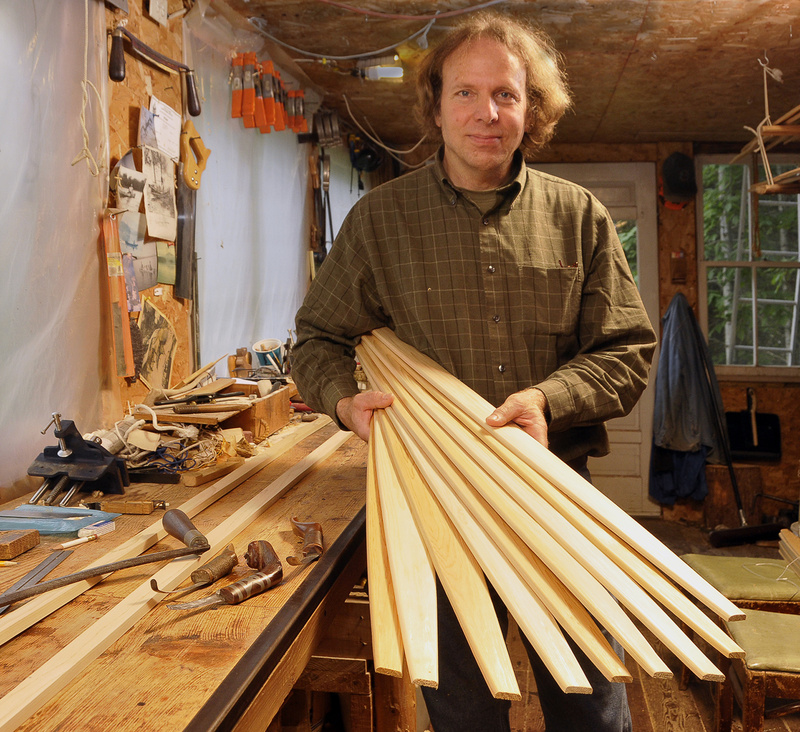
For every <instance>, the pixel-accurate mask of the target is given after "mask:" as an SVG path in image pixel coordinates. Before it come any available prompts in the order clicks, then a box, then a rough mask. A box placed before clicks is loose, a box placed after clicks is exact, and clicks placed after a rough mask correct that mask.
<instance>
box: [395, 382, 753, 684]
mask: <svg viewBox="0 0 800 732" xmlns="http://www.w3.org/2000/svg"><path fill="white" fill-rule="evenodd" d="M400 368H402V367H400ZM403 373H405V375H406V376H410V374H408V372H407V371H405V370H403ZM404 383H405V386H407V387H408V388H409V389H410V391H412V392H414V394H415V398H416V399H417V400H418V401H419V400H420V399H423V398H424V397H425V394H426V392H425V391H424V389H422V388H421V387H420V386H419V385H418V384H416V382H412V380H411V379H410V378H409V379H406V381H405V382H404ZM451 406H453V408H452V411H453V413H454V416H455V420H461V422H460V423H459V426H463V425H467V426H469V427H470V428H472V429H474V423H472V424H470V422H472V420H470V419H469V417H468V416H467V415H465V414H464V412H463V411H461V410H460V409H458V408H457V407H455V406H454V405H451ZM455 420H453V421H448V419H447V417H442V416H441V414H440V422H441V424H442V425H443V426H444V427H445V428H448V427H450V428H451V431H450V434H451V435H453V431H452V425H453V424H454V423H455ZM453 436H454V437H456V439H458V437H459V436H460V435H459V433H458V432H457V431H456V434H455V435H453ZM462 439H463V437H462ZM492 449H493V451H494V452H495V453H496V454H497V456H498V457H499V458H500V459H501V460H502V461H504V462H505V463H506V464H508V465H514V469H515V471H516V472H517V473H518V474H519V475H520V477H521V478H522V479H523V481H524V482H525V483H526V484H527V485H529V486H533V487H535V488H536V490H537V492H538V493H539V495H541V496H542V497H544V498H545V499H546V500H547V501H548V502H549V503H550V504H551V505H552V506H553V507H554V508H556V509H557V510H558V511H559V512H560V513H561V514H562V515H563V516H565V517H566V518H567V519H568V520H569V522H570V524H571V525H572V526H575V527H577V528H578V529H579V530H580V533H581V535H583V536H585V537H587V538H588V539H589V540H590V541H592V543H593V545H594V546H596V547H597V548H598V549H600V550H602V551H603V552H604V553H605V554H606V556H608V557H609V558H610V559H611V560H613V561H614V562H615V564H617V565H618V566H620V567H622V568H624V570H625V571H626V572H627V573H628V574H629V575H631V576H632V577H633V578H634V579H636V581H637V582H639V584H640V585H641V586H642V587H644V588H645V589H646V590H647V591H648V592H650V594H651V595H653V596H654V597H655V598H656V599H657V600H658V601H659V602H661V603H662V604H663V605H664V606H665V607H667V608H668V609H669V610H671V611H672V612H673V613H675V615H676V616H677V617H678V618H680V619H681V620H682V621H683V622H685V623H686V624H687V625H688V626H689V627H690V628H691V629H692V630H693V631H695V632H696V633H697V634H698V635H700V637H702V638H703V639H705V640H706V641H708V642H709V643H710V644H711V645H712V646H713V647H714V648H716V649H717V650H718V651H720V652H721V653H723V654H724V655H726V656H728V657H730V658H742V657H743V656H744V651H743V650H742V649H741V648H740V647H739V646H738V645H737V644H736V643H735V642H734V641H733V639H732V638H731V637H730V636H729V635H728V634H727V633H725V631H723V630H722V628H720V627H719V626H718V625H717V624H716V623H714V622H713V621H712V620H711V619H710V618H709V617H708V616H707V615H706V614H705V613H703V612H702V611H701V610H700V608H698V607H697V605H695V604H694V603H693V602H692V601H691V600H689V599H688V598H687V597H686V596H685V595H684V594H683V593H682V591H681V590H680V589H678V588H677V587H675V586H674V585H673V584H672V583H670V582H669V580H667V579H666V578H665V577H664V576H663V575H662V574H660V573H659V572H658V570H657V569H656V568H655V567H653V566H652V564H650V563H649V562H647V561H646V560H645V559H643V558H642V557H641V556H640V555H639V554H638V553H636V552H635V551H634V550H633V549H631V548H630V547H629V546H628V545H627V544H625V543H624V542H623V541H621V540H620V539H619V537H617V536H616V535H615V534H612V533H611V532H609V531H607V529H606V528H605V527H604V526H603V525H602V524H601V523H600V522H598V521H597V520H596V519H594V518H593V517H592V516H590V515H589V514H588V513H587V512H586V511H584V510H583V509H582V508H581V507H580V506H578V505H577V504H576V503H575V502H574V501H572V500H571V499H570V498H568V497H567V496H565V495H564V494H563V493H561V492H560V491H558V490H554V489H553V487H552V486H551V485H549V484H548V483H547V482H546V481H545V480H544V478H542V476H541V475H539V474H538V473H537V472H536V471H535V470H533V469H532V468H531V467H530V466H529V465H527V464H525V463H521V462H520V461H518V460H515V456H514V454H513V453H512V452H511V451H510V450H508V448H506V447H505V446H504V445H501V444H499V443H498V444H494V445H493V446H492ZM692 670H693V671H694V670H695V669H692ZM707 671H711V668H707ZM718 674H719V672H718V671H717V670H716V669H714V671H713V678H705V677H701V678H704V679H705V680H714V679H715V678H716V676H717V675H718Z"/></svg>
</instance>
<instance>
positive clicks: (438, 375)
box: [362, 328, 744, 620]
mask: <svg viewBox="0 0 800 732" xmlns="http://www.w3.org/2000/svg"><path fill="white" fill-rule="evenodd" d="M371 339H374V340H376V341H378V342H379V343H380V346H378V348H380V347H384V348H386V349H389V350H390V351H391V352H392V353H394V354H395V355H396V356H397V357H398V358H400V359H401V360H402V361H404V362H405V363H406V364H407V365H408V366H409V370H410V371H411V372H412V373H413V374H414V375H415V377H417V378H418V379H419V381H420V383H422V384H423V385H425V384H429V385H430V387H431V388H432V389H433V388H435V390H436V392H437V393H440V394H441V395H442V396H444V397H446V398H447V401H448V402H451V403H455V404H457V405H458V406H459V407H460V408H462V409H463V410H464V411H465V412H466V413H467V414H468V415H469V416H470V417H471V418H472V419H473V420H474V421H475V422H476V424H477V425H478V426H479V428H480V429H479V430H478V431H477V432H476V434H478V435H479V436H480V438H481V439H482V440H484V441H485V442H487V443H489V444H490V445H491V444H494V443H495V441H499V442H501V443H502V444H504V445H505V446H506V447H508V448H509V449H511V451H512V452H513V453H514V454H515V455H516V456H517V458H518V459H520V460H522V461H523V462H525V463H527V464H528V465H530V466H531V467H532V468H533V469H534V470H536V471H537V472H538V473H540V474H541V475H542V476H543V477H544V478H546V479H547V481H548V482H550V483H552V484H553V485H555V486H556V487H557V488H559V489H560V490H562V491H563V492H564V493H566V494H567V495H568V496H569V497H570V498H572V500H574V501H575V502H576V503H577V504H578V505H580V506H581V507H582V508H584V509H585V510H586V511H587V512H589V513H590V514H591V515H592V516H594V517H595V518H596V519H598V520H599V521H600V522H601V523H602V524H603V525H605V526H606V527H607V528H608V529H609V530H611V531H613V532H614V533H615V534H617V535H618V536H619V537H620V538H621V539H623V540H624V541H626V542H627V543H628V544H630V545H631V546H633V547H634V548H635V549H636V550H637V551H639V552H640V553H641V554H642V555H644V556H645V557H647V558H648V559H649V560H650V561H651V562H652V563H653V564H654V565H656V566H657V567H658V568H659V569H660V570H661V571H662V572H664V573H665V574H666V575H667V576H669V577H671V578H672V579H673V580H674V581H675V582H677V583H678V584H679V585H680V586H681V587H683V588H684V589H686V590H687V591H688V592H690V593H691V594H693V595H694V596H695V597H697V599H699V600H700V601H701V602H703V603H704V604H705V605H706V606H707V607H709V608H710V609H711V610H713V611H714V612H715V613H716V614H717V615H719V616H720V617H721V618H723V619H725V620H739V619H742V618H743V617H744V614H743V613H742V611H741V610H740V609H739V608H737V607H736V606H735V605H734V604H733V603H732V602H731V601H730V600H728V599H727V598H726V597H724V596H723V595H722V594H721V593H720V592H719V591H718V590H717V589H716V588H714V587H713V586H712V585H711V584H709V583H708V582H707V581H706V580H705V579H703V578H702V577H701V576H700V575H699V574H697V572H695V571H694V570H693V569H692V568H691V567H689V566H688V565H687V564H686V563H685V562H683V561H682V560H681V559H680V557H678V556H676V555H675V554H674V553H673V552H672V551H671V550H670V549H669V548H668V547H666V546H665V545H664V544H663V543H662V542H661V541H659V540H658V539H657V538H656V537H655V536H653V535H652V534H651V533H650V532H649V531H647V530H646V529H645V528H644V527H643V526H641V525H640V524H639V523H637V522H636V520H635V519H633V518H632V517H631V516H629V515H628V514H627V513H625V511H623V510H622V509H621V508H619V506H617V505H616V504H615V503H614V502H613V501H611V500H610V499H609V498H608V497H607V496H605V495H603V494H602V493H601V492H600V491H598V490H597V489H596V488H594V486H592V485H591V484H590V483H589V482H588V481H586V480H585V479H584V478H582V477H581V476H579V475H578V474H577V473H576V472H575V471H574V470H572V469H571V468H570V467H569V466H568V465H566V463H564V462H563V461H561V460H560V459H559V458H558V457H556V456H555V455H553V454H552V453H551V452H550V451H549V450H547V448H546V447H544V446H543V445H541V444H540V443H539V442H537V441H536V440H535V439H534V438H533V437H531V436H530V435H528V434H527V433H526V432H524V431H523V430H522V429H520V428H519V427H517V426H516V425H505V426H503V427H496V428H489V427H488V426H487V425H486V417H487V416H488V415H489V414H491V413H492V411H494V408H493V407H492V405H491V404H490V403H489V402H487V401H486V400H485V399H483V398H482V397H481V396H480V395H478V394H477V393H475V392H474V391H472V390H471V389H469V388H468V387H466V386H465V385H464V384H463V383H462V382H460V381H459V380H458V379H457V378H456V377H455V376H453V375H452V374H450V373H449V372H447V371H446V370H445V369H443V368H442V367H441V366H439V365H438V364H437V363H436V362H435V361H433V360H432V359H430V358H428V357H427V356H425V355H424V354H422V353H420V352H419V351H417V350H415V349H414V348H412V347H411V346H409V345H408V344H406V343H404V342H403V341H401V340H400V339H399V338H397V336H396V335H395V334H394V333H393V332H392V331H391V330H389V329H388V328H379V329H378V330H375V331H373V334H372V335H371V336H364V337H363V339H362V340H367V341H369V340H371Z"/></svg>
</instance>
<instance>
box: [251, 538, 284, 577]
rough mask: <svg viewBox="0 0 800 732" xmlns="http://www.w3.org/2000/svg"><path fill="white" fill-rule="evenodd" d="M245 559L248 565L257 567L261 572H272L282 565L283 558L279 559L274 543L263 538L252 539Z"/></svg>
mask: <svg viewBox="0 0 800 732" xmlns="http://www.w3.org/2000/svg"><path fill="white" fill-rule="evenodd" d="M244 560H245V562H247V566H248V567H252V568H253V569H257V570H258V571H259V572H265V571H266V572H270V571H272V570H274V569H275V568H276V567H280V566H281V560H280V559H278V555H277V554H276V553H275V550H274V549H273V548H272V544H270V543H269V542H268V541H264V540H263V539H259V540H258V541H251V542H250V543H249V544H248V545H247V551H246V552H245V555H244Z"/></svg>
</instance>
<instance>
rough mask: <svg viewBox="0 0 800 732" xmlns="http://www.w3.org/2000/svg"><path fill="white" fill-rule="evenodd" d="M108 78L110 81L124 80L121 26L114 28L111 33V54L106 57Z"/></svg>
mask: <svg viewBox="0 0 800 732" xmlns="http://www.w3.org/2000/svg"><path fill="white" fill-rule="evenodd" d="M108 78H109V79H111V81H125V41H124V36H123V33H122V28H115V29H114V32H113V33H112V34H111V55H110V56H109V59H108Z"/></svg>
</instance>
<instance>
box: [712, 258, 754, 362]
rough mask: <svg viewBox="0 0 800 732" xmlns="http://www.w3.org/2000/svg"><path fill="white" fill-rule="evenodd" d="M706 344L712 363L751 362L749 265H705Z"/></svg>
mask: <svg viewBox="0 0 800 732" xmlns="http://www.w3.org/2000/svg"><path fill="white" fill-rule="evenodd" d="M708 346H709V348H710V350H711V360H712V361H713V362H714V363H715V364H724V365H729V366H734V365H736V366H750V365H752V364H753V295H752V282H751V279H750V270H749V269H747V268H744V267H709V269H708Z"/></svg>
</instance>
